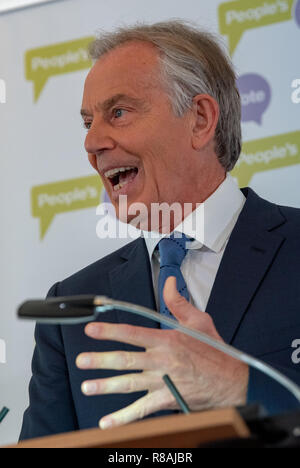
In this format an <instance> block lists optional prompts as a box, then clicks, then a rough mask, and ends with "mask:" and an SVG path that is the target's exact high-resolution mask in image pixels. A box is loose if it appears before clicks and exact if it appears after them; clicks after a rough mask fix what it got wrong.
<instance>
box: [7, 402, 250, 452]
mask: <svg viewBox="0 0 300 468" xmlns="http://www.w3.org/2000/svg"><path fill="white" fill-rule="evenodd" d="M239 437H241V438H243V437H249V430H248V427H247V425H246V424H245V422H244V420H243V419H242V417H241V416H240V415H239V413H238V412H237V411H236V410H235V409H234V408H225V409H218V410H212V411H203V412H197V413H191V414H179V415H171V416H164V417H160V418H153V419H147V420H143V421H139V422H136V423H132V424H128V425H126V426H120V427H117V428H113V429H107V430H101V429H88V430H84V431H77V432H70V433H67V434H61V435H53V436H50V437H43V438H39V439H32V440H28V441H24V442H21V443H20V444H18V445H15V446H10V447H8V448H195V447H198V446H199V445H202V444H206V443H209V442H215V441H218V440H224V439H231V438H239Z"/></svg>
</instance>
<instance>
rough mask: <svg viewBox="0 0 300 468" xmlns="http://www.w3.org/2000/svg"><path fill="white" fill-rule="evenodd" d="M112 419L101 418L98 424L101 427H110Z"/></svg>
mask: <svg viewBox="0 0 300 468" xmlns="http://www.w3.org/2000/svg"><path fill="white" fill-rule="evenodd" d="M112 425H113V421H112V419H101V421H100V423H99V426H100V428H101V429H109V428H110V427H112Z"/></svg>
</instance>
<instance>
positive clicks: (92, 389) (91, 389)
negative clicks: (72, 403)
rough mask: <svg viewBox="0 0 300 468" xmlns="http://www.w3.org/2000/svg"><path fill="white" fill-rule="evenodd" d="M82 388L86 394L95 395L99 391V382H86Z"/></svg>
mask: <svg viewBox="0 0 300 468" xmlns="http://www.w3.org/2000/svg"><path fill="white" fill-rule="evenodd" d="M81 388H82V392H83V393H84V394H85V395H94V394H95V393H96V391H97V384H96V383H95V382H84V383H83V384H82V387H81Z"/></svg>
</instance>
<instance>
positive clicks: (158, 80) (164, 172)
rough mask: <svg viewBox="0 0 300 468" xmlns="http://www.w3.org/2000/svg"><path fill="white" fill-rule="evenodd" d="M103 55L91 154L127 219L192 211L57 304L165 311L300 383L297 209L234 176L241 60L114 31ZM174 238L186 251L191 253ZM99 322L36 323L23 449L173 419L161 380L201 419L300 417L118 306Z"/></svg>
mask: <svg viewBox="0 0 300 468" xmlns="http://www.w3.org/2000/svg"><path fill="white" fill-rule="evenodd" d="M91 54H92V57H93V59H94V60H95V64H94V66H93V68H92V69H91V71H90V73H89V75H88V77H87V80H86V83H85V89H84V96H83V103H82V110H81V113H82V116H83V120H84V125H85V127H86V128H87V137H86V141H85V148H86V150H87V153H88V157H89V161H90V162H91V164H92V166H93V167H94V168H95V169H96V170H97V171H98V172H99V174H100V176H101V178H102V180H103V183H104V186H105V188H106V190H107V192H108V194H109V196H110V199H111V201H112V203H113V205H114V207H115V209H116V213H117V216H118V217H119V218H120V219H122V220H123V221H126V222H127V223H129V222H131V221H132V220H133V218H134V215H133V214H132V213H133V211H131V208H132V206H133V205H134V204H136V203H142V204H143V206H146V207H147V209H148V210H147V213H148V214H147V216H146V218H147V219H145V217H144V219H142V221H141V223H140V227H143V226H146V225H147V226H148V231H151V221H152V217H151V207H152V206H153V205H155V204H156V206H157V205H159V204H161V203H166V204H167V205H168V206H171V205H172V204H173V203H178V204H179V206H180V207H184V206H185V205H188V206H189V210H188V211H187V212H186V213H185V214H184V215H182V217H181V219H179V220H178V219H176V220H175V217H174V218H172V219H171V224H170V225H169V226H165V225H164V222H163V221H161V222H159V223H158V225H156V226H155V229H153V230H154V231H155V230H157V231H159V232H160V237H159V238H157V236H156V237H154V236H152V237H151V236H146V233H144V237H145V238H144V237H141V238H139V239H137V240H135V241H134V242H131V243H130V244H128V245H127V246H125V247H123V248H122V249H120V250H118V251H117V252H114V253H113V254H111V255H109V256H107V257H105V258H104V259H102V260H100V261H98V262H96V263H95V264H93V265H91V266H89V267H87V268H85V269H84V270H82V271H80V272H78V273H76V274H75V275H73V276H71V277H70V278H68V279H66V280H64V281H62V282H60V283H57V284H56V285H54V286H53V288H52V289H51V290H50V293H49V295H50V296H67V295H73V294H99V295H106V296H108V297H112V298H115V299H119V300H125V301H129V302H133V303H137V304H140V305H143V306H146V307H150V308H152V309H153V308H157V309H158V310H160V311H161V312H162V313H166V314H167V315H168V314H172V315H173V316H174V317H175V318H176V319H177V320H179V321H180V322H181V323H182V324H184V325H186V326H189V327H193V328H196V329H198V330H201V331H203V332H205V333H207V334H209V335H210V336H212V337H214V338H215V339H217V340H220V341H222V340H224V341H225V342H228V343H231V344H232V345H233V346H236V347H237V348H239V349H241V350H244V351H246V352H248V353H250V354H253V355H256V356H259V357H260V358H261V359H263V360H264V361H266V362H267V363H269V364H271V365H273V366H274V367H276V368H277V369H279V370H281V371H282V372H283V373H284V374H286V375H287V376H289V377H290V378H291V379H293V380H294V381H296V382H300V378H299V370H298V368H297V366H296V365H295V364H293V362H292V360H291V354H292V353H291V351H292V349H291V343H292V341H293V340H294V339H295V338H296V337H297V333H298V334H299V331H300V316H299V306H300V295H299V262H298V259H299V254H300V247H299V242H298V239H299V235H300V212H299V210H296V209H292V208H286V207H278V206H276V205H274V204H272V203H269V202H267V201H265V200H263V199H261V198H259V197H258V196H257V195H256V194H255V193H254V192H253V191H252V190H251V189H244V190H243V191H240V190H239V189H238V188H237V186H236V184H235V183H234V181H233V179H232V178H231V177H230V175H229V171H230V170H231V169H232V168H233V167H234V164H235V162H236V161H237V159H238V156H239V153H240V147H241V142H240V139H241V133H240V101H239V95H238V91H237V89H236V86H235V74H234V72H233V69H232V65H231V64H230V61H229V60H228V58H227V57H226V55H225V54H224V52H223V51H222V49H221V48H220V46H218V44H217V43H216V41H215V40H214V39H213V37H212V36H211V35H209V34H207V33H204V32H200V31H198V30H197V29H195V28H193V27H190V26H188V25H186V24H184V23H181V22H166V23H159V24H154V25H152V26H137V27H132V28H123V29H121V30H118V31H116V32H113V33H107V34H104V35H103V36H102V37H101V38H99V39H98V40H96V41H95V42H94V43H93V45H92V47H91ZM120 195H123V196H125V195H126V197H127V203H128V208H127V211H126V212H125V214H124V210H123V209H122V208H123V207H122V206H121V203H120V200H121V198H119V197H120ZM199 203H203V205H200V207H199ZM201 206H202V207H204V236H203V235H202V234H203V233H202V232H201V233H200V232H198V230H197V229H196V232H193V233H192V235H191V231H190V229H189V228H188V227H186V224H185V222H186V220H190V221H193V219H194V218H195V217H196V218H197V213H199V210H200V209H201ZM178 221H180V222H178ZM147 223H148V224H147ZM188 225H190V224H188ZM149 226H150V228H149ZM174 230H175V231H176V232H178V233H183V236H182V239H186V240H187V239H189V241H190V242H189V243H190V248H189V249H188V250H187V249H186V247H185V246H184V244H181V243H180V241H179V240H177V238H176V237H175V235H174V233H173V231H174ZM146 231H147V230H146ZM170 233H171V235H170ZM190 238H192V239H190ZM170 255H171V256H170ZM180 255H181V258H180V260H178V258H179V256H180ZM172 256H173V257H172ZM171 257H172V258H173V260H172V261H170V260H169V259H170V258H171ZM175 258H176V259H177V260H174V259H175ZM172 262H173V263H172ZM176 262H177V263H176ZM170 263H171V265H170ZM174 277H175V278H174ZM176 287H177V288H176ZM177 289H178V290H177ZM188 299H189V300H188ZM100 319H101V321H100ZM100 319H99V321H98V322H97V323H93V324H89V325H88V326H87V327H86V328H84V327H83V326H81V325H78V326H61V327H60V326H41V325H39V326H37V328H36V349H35V353H34V357H33V377H32V380H31V383H30V406H29V408H28V410H27V411H26V412H25V415H24V421H23V428H22V432H21V439H25V438H30V437H35V436H42V435H47V434H52V433H59V432H65V431H71V430H76V429H84V428H88V427H94V426H96V425H98V423H99V421H100V427H101V428H107V427H112V426H115V425H119V424H124V423H128V422H130V421H134V420H136V419H140V418H143V417H146V416H153V415H157V414H162V413H161V412H160V411H166V410H168V411H174V410H176V408H177V406H176V403H175V400H174V398H173V397H172V395H171V394H170V393H169V391H168V389H167V388H166V387H165V385H164V383H163V381H162V376H163V375H164V374H169V375H170V376H171V378H172V379H173V380H174V382H175V384H176V385H177V386H178V389H179V390H180V392H181V393H182V395H183V396H184V398H185V399H186V400H187V402H188V404H189V406H190V407H191V409H193V410H201V409H204V408H211V407H220V406H231V405H242V404H245V403H246V402H251V401H260V402H262V403H263V404H264V405H265V407H266V408H267V409H268V410H269V411H270V412H275V411H283V410H284V409H288V408H292V407H295V406H296V405H297V402H296V401H295V400H294V399H293V397H291V396H290V395H288V392H286V391H284V390H283V389H282V388H280V386H278V385H276V384H274V383H273V382H272V381H271V380H270V379H269V378H266V377H264V376H263V375H262V374H261V373H259V372H254V371H253V370H251V369H248V366H246V365H245V364H243V363H241V362H238V361H236V360H234V359H232V358H229V357H226V356H224V355H222V354H221V353H220V352H218V351H215V350H214V349H212V348H210V347H208V346H206V345H203V344H201V343H198V342H195V341H194V340H191V339H187V337H186V336H184V335H181V334H180V333H178V332H176V331H172V330H168V329H163V328H162V329H160V328H157V324H153V323H152V322H151V321H150V320H146V319H143V318H139V317H137V316H133V315H130V314H128V313H124V312H120V311H117V310H116V311H112V312H109V313H106V314H105V315H104V316H101V318H100ZM139 371H142V372H139Z"/></svg>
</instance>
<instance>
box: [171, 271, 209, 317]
mask: <svg viewBox="0 0 300 468" xmlns="http://www.w3.org/2000/svg"><path fill="white" fill-rule="evenodd" d="M163 296H164V301H165V304H166V306H167V307H168V309H169V310H170V312H171V313H172V314H173V315H174V317H175V318H176V319H177V320H178V321H179V322H180V323H182V324H184V325H187V323H188V322H191V321H193V318H194V317H195V314H197V316H198V315H199V312H200V311H199V310H198V309H196V307H194V306H193V305H192V304H190V303H189V302H188V301H187V300H186V298H185V297H183V296H182V295H181V294H180V293H179V292H178V290H177V287H176V277H175V276H169V277H168V278H167V279H166V282H165V285H164V290H163ZM200 313H201V312H200Z"/></svg>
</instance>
